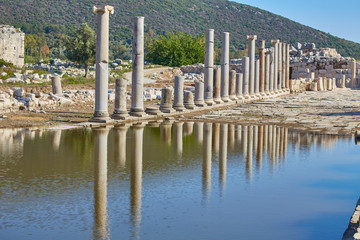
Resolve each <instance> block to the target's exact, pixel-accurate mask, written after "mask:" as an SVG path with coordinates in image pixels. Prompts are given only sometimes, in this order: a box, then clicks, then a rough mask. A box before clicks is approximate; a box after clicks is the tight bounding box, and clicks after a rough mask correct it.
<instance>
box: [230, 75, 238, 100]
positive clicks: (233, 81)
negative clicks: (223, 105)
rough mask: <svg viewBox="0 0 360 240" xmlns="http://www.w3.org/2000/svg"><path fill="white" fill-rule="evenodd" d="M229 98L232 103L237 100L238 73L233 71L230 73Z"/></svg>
mask: <svg viewBox="0 0 360 240" xmlns="http://www.w3.org/2000/svg"><path fill="white" fill-rule="evenodd" d="M229 80H230V81H229V98H230V100H232V101H235V100H236V99H237V97H236V71H235V70H231V71H230V77H229Z"/></svg>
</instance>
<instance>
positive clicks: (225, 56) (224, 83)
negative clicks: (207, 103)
mask: <svg viewBox="0 0 360 240" xmlns="http://www.w3.org/2000/svg"><path fill="white" fill-rule="evenodd" d="M229 38H230V36H229V33H228V32H224V33H223V42H222V49H221V100H222V101H224V102H228V101H229V67H230V66H229V62H230V60H229Z"/></svg>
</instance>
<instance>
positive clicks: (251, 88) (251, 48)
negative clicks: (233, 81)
mask: <svg viewBox="0 0 360 240" xmlns="http://www.w3.org/2000/svg"><path fill="white" fill-rule="evenodd" d="M247 39H248V42H249V52H248V57H249V63H250V68H249V94H250V96H251V97H253V95H254V89H255V41H256V39H257V36H256V35H253V36H247Z"/></svg>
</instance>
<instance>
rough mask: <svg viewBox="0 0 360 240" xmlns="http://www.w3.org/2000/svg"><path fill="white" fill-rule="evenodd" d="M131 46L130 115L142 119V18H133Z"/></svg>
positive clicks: (143, 113)
mask: <svg viewBox="0 0 360 240" xmlns="http://www.w3.org/2000/svg"><path fill="white" fill-rule="evenodd" d="M133 31H134V33H133V34H134V35H133V45H132V51H133V54H132V61H133V63H132V67H133V71H132V88H131V90H132V91H131V109H130V115H132V116H135V117H142V116H144V115H145V112H144V96H143V89H144V17H135V18H134V30H133Z"/></svg>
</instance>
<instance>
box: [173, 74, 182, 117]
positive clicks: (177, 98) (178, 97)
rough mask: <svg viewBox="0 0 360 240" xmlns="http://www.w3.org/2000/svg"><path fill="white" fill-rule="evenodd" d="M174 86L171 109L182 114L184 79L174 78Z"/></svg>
mask: <svg viewBox="0 0 360 240" xmlns="http://www.w3.org/2000/svg"><path fill="white" fill-rule="evenodd" d="M174 81H175V84H174V105H173V108H174V109H175V110H176V111H179V112H182V111H184V110H185V107H184V77H182V76H175V79H174Z"/></svg>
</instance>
